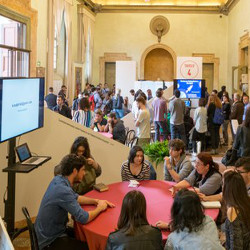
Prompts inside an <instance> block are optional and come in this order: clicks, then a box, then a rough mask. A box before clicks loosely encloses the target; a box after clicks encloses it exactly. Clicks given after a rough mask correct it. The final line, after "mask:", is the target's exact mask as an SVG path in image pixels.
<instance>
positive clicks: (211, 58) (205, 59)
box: [192, 53, 220, 89]
mask: <svg viewBox="0 0 250 250" xmlns="http://www.w3.org/2000/svg"><path fill="white" fill-rule="evenodd" d="M192 56H194V57H202V63H212V64H213V65H214V79H213V89H218V88H219V67H220V59H219V58H218V57H215V54H209V53H193V54H192Z"/></svg>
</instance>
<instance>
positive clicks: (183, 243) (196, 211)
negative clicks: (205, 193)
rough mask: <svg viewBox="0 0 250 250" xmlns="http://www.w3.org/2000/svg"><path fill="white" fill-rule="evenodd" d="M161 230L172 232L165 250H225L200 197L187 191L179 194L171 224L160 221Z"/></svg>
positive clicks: (158, 225)
mask: <svg viewBox="0 0 250 250" xmlns="http://www.w3.org/2000/svg"><path fill="white" fill-rule="evenodd" d="M156 226H157V227H158V228H160V229H169V228H170V230H171V231H172V232H171V233H170V235H169V236H168V239H167V242H166V245H165V248H164V249H166V250H167V249H178V250H193V249H216V250H220V249H224V248H223V247H222V246H221V245H220V241H219V237H218V231H217V227H216V224H215V222H214V221H213V219H212V218H210V217H209V216H207V215H204V212H203V207H202V205H201V202H200V199H199V196H198V195H197V194H196V193H194V192H192V191H189V190H187V189H183V190H181V191H179V192H178V193H177V195H176V196H175V199H174V203H173V206H172V208H171V222H170V224H169V225H168V223H166V222H163V221H158V222H157V223H156Z"/></svg>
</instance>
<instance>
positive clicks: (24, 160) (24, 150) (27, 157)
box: [15, 143, 48, 165]
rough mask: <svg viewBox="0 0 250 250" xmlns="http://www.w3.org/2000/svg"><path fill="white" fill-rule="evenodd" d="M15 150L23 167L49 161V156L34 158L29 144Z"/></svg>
mask: <svg viewBox="0 0 250 250" xmlns="http://www.w3.org/2000/svg"><path fill="white" fill-rule="evenodd" d="M15 150H16V153H17V156H18V159H19V161H20V164H23V165H38V164H40V163H42V162H44V161H46V160H47V159H48V157H47V156H32V155H31V152H30V150H29V147H28V144H27V143H24V144H22V145H20V146H18V147H15Z"/></svg>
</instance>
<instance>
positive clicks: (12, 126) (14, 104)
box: [0, 78, 44, 142]
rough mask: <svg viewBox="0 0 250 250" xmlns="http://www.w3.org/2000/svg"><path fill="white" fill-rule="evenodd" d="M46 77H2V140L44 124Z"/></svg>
mask: <svg viewBox="0 0 250 250" xmlns="http://www.w3.org/2000/svg"><path fill="white" fill-rule="evenodd" d="M43 116H44V78H19V79H17V78H16V79H14V78H9V79H3V78H2V79H0V142H3V141H5V140H8V139H10V138H13V137H16V136H19V135H22V134H24V133H27V132H30V131H32V130H35V129H38V128H40V127H42V126H43Z"/></svg>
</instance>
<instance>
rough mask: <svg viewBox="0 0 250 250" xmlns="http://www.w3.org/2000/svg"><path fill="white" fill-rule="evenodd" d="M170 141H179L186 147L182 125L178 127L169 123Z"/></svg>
mask: <svg viewBox="0 0 250 250" xmlns="http://www.w3.org/2000/svg"><path fill="white" fill-rule="evenodd" d="M170 130H171V140H173V139H175V138H178V139H181V140H182V141H183V142H184V143H185V145H187V140H186V133H185V126H184V123H183V124H180V125H174V124H171V123H170Z"/></svg>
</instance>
